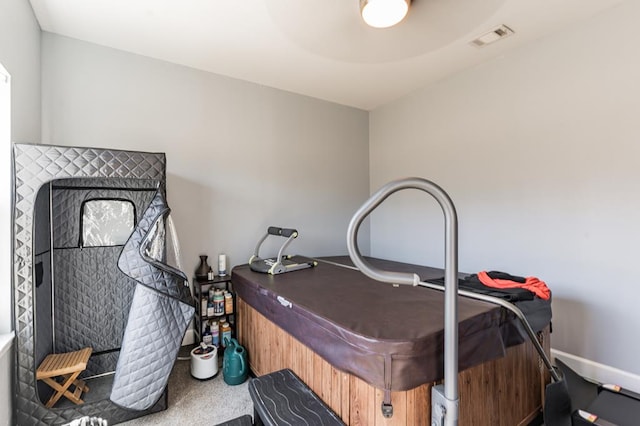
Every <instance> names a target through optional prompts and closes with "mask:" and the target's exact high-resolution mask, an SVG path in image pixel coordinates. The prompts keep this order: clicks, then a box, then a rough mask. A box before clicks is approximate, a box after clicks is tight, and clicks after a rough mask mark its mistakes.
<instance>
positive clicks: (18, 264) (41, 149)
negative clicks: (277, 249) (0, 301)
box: [12, 144, 166, 425]
mask: <svg viewBox="0 0 640 426" xmlns="http://www.w3.org/2000/svg"><path fill="white" fill-rule="evenodd" d="M13 163H14V168H13V169H14V187H13V200H14V203H13V215H14V219H15V220H14V227H13V246H14V267H13V283H12V284H13V293H14V304H15V307H14V326H15V332H16V345H15V346H16V348H17V351H16V360H15V364H14V365H15V385H14V389H15V393H14V395H15V400H14V401H15V402H14V414H15V415H14V421H15V422H16V423H17V424H18V425H52V424H61V423H65V422H69V421H71V420H73V419H75V418H77V417H81V416H85V415H89V416H95V415H99V416H100V417H103V418H106V419H109V422H110V423H118V422H121V421H124V420H127V419H131V418H135V417H138V416H139V415H140V414H141V413H138V412H132V411H129V410H123V409H122V408H120V407H118V406H117V405H115V404H114V403H113V402H111V401H110V400H108V399H105V400H101V401H98V402H95V403H85V404H83V405H81V406H76V407H72V408H69V409H48V408H46V407H45V406H44V405H43V404H42V403H41V402H40V400H39V398H38V395H37V391H36V380H35V368H36V366H35V351H34V349H35V333H34V293H35V292H34V276H33V269H34V264H33V257H32V256H33V248H34V242H33V235H32V234H33V231H32V230H33V225H34V224H33V217H34V205H35V197H36V194H37V193H38V190H39V189H40V187H41V186H42V185H44V184H46V183H47V182H50V181H52V180H55V179H59V178H74V177H85V178H131V179H141V180H142V181H145V182H148V181H155V182H157V183H164V182H165V178H166V176H165V157H164V154H151V153H140V152H127V151H116V150H104V149H95V148H72V147H61V146H51V145H28V144H15V145H14V147H13ZM163 401H164V400H163V399H161V400H160V401H159V402H158V404H156V406H154V407H152V409H151V411H153V410H156V411H157V410H159V409H162V407H163V404H164V402H163Z"/></svg>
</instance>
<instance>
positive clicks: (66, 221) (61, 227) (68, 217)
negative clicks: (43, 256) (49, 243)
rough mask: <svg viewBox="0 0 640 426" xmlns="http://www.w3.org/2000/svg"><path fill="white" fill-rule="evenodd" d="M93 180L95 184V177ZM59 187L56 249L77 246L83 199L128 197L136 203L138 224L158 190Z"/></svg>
mask: <svg viewBox="0 0 640 426" xmlns="http://www.w3.org/2000/svg"><path fill="white" fill-rule="evenodd" d="M93 182H94V185H95V184H96V182H95V180H94V181H93ZM56 183H57V182H56ZM57 186H58V185H56V186H54V188H53V191H52V194H53V196H52V205H53V209H52V216H53V246H54V247H55V248H77V247H78V241H79V238H80V235H79V234H80V232H79V231H80V216H81V215H82V212H81V207H82V203H83V202H84V201H87V200H92V199H97V198H112V199H113V198H125V199H127V200H129V201H131V202H133V204H134V206H135V209H136V223H138V222H139V221H140V219H141V218H142V214H143V213H144V210H145V209H146V208H147V206H148V205H149V203H150V202H151V200H152V199H153V196H154V195H155V192H156V191H155V190H149V191H121V190H113V189H110V190H106V189H78V188H70V187H65V188H58V187H57Z"/></svg>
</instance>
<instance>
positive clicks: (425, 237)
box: [370, 1, 640, 374]
mask: <svg viewBox="0 0 640 426" xmlns="http://www.w3.org/2000/svg"><path fill="white" fill-rule="evenodd" d="M639 21H640V2H632V1H628V2H626V3H623V4H622V5H620V6H619V7H617V8H615V9H613V10H610V11H609V12H606V13H605V14H603V15H600V16H598V17H595V18H593V19H591V20H589V21H586V22H583V23H580V24H577V25H574V26H572V27H570V28H568V29H566V30H565V31H564V32H562V33H560V34H555V35H553V36H552V37H549V38H544V39H541V40H538V41H536V42H534V43H532V44H530V45H528V46H525V47H523V48H521V49H518V50H516V51H513V52H511V53H509V54H507V55H504V56H503V57H501V58H499V59H496V60H493V61H491V62H488V63H485V64H483V65H480V66H477V67H475V68H473V69H469V70H466V71H464V72H461V73H459V74H457V75H454V76H451V77H450V78H448V79H446V80H443V81H441V82H439V83H438V84H435V85H433V86H432V87H429V88H426V89H424V90H422V91H418V92H415V93H413V94H411V95H410V96H408V97H405V98H403V99H401V100H399V101H397V102H395V103H393V104H390V105H387V106H384V107H382V108H380V109H378V110H376V111H373V112H372V113H371V116H370V156H371V166H370V173H371V188H372V191H373V190H375V189H377V188H378V187H379V186H380V185H382V184H383V183H385V182H386V181H388V180H391V179H395V178H397V177H401V176H407V175H417V176H422V177H425V178H428V179H431V180H433V181H435V182H437V183H438V184H440V185H441V186H442V187H444V189H445V190H447V191H448V192H449V194H450V195H451V197H452V198H453V200H454V202H455V203H456V206H457V209H458V215H459V220H460V268H461V270H462V271H467V272H476V271H479V270H483V269H486V270H490V269H497V270H504V271H507V272H511V273H515V274H519V275H535V276H538V277H540V278H541V279H543V280H545V281H546V282H547V283H548V284H549V286H550V287H551V289H552V290H553V293H554V302H553V312H554V321H553V329H554V333H553V336H552V346H553V347H554V348H556V349H559V350H561V351H565V352H569V353H572V354H575V355H578V356H581V357H584V358H588V359H590V360H594V361H596V362H600V363H603V364H608V365H611V366H614V367H617V368H620V369H623V370H626V371H628V372H632V373H635V374H638V373H640V366H639V364H638V354H640V340H639V339H638V338H637V335H638V331H637V326H638V324H640V310H638V301H637V294H638V291H637V288H638V285H637V283H636V279H635V278H636V276H637V273H638V271H637V269H638V268H637V264H638V255H639V252H638V248H637V241H638V240H639V239H640V220H638V211H640V197H639V196H638V194H639V191H638V183H639V182H640V168H639V167H638V164H639V159H640V143H639V140H640V120H639V119H638V112H639V111H640V83H639V81H640V80H639V79H638V76H640V55H638V47H637V41H638V40H640V26H638V25H637V23H638V22H639ZM434 205H435V202H432V201H430V200H429V199H428V196H427V195H426V194H425V195H420V194H398V195H397V196H396V197H395V198H391V199H390V200H388V201H387V203H385V204H384V205H383V207H384V210H381V211H380V212H378V214H377V215H376V216H374V217H373V218H372V219H373V220H372V223H371V228H372V233H371V250H372V254H373V255H376V256H383V257H386V256H388V257H390V258H396V259H403V260H407V261H412V262H419V263H423V264H430V265H441V264H442V259H443V238H442V230H441V229H442V219H441V216H442V215H441V213H439V211H438V210H437V209H436V208H435V207H434Z"/></svg>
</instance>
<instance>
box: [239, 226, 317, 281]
mask: <svg viewBox="0 0 640 426" xmlns="http://www.w3.org/2000/svg"><path fill="white" fill-rule="evenodd" d="M269 235H274V236H279V237H285V238H286V239H287V240H286V241H285V242H284V244H282V246H281V247H280V250H279V251H278V256H277V257H274V258H268V259H262V258H261V257H260V246H262V243H264V241H265V240H266V239H267V237H269ZM297 237H298V231H297V230H295V229H292V228H278V227H277V226H270V227H269V228H267V233H266V234H264V236H263V237H262V238H261V239H260V241H258V244H257V245H256V249H255V252H254V254H253V256H251V258H250V259H249V267H250V268H251V270H252V271H255V272H261V273H263V274H271V275H277V274H284V273H285V272H292V271H298V270H300V269H306V268H311V267H313V266H316V265H317V264H318V262H316V261H315V260H313V259H309V258H308V257H304V256H287V255H283V254H282V253H283V252H284V250H285V249H286V248H287V246H288V245H289V244H291V242H292V241H293V240H294V239H296V238H297Z"/></svg>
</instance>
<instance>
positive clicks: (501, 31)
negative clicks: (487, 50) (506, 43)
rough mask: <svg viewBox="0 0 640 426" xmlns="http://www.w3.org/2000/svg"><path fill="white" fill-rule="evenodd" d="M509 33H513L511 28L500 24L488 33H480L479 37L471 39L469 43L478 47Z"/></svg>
mask: <svg viewBox="0 0 640 426" xmlns="http://www.w3.org/2000/svg"><path fill="white" fill-rule="evenodd" d="M511 34H513V30H512V29H511V28H509V27H507V26H506V25H500V26H499V27H496V28H494V29H492V30H491V31H489V32H488V33H484V34H482V35H481V36H480V37H478V38H476V39H475V40H473V41H472V42H471V44H473V45H475V46H478V47H483V46H486V45H487V44H491V43H493V42H495V41H498V40H500V39H503V38H505V37H508V36H510V35H511Z"/></svg>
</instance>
